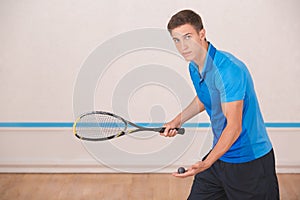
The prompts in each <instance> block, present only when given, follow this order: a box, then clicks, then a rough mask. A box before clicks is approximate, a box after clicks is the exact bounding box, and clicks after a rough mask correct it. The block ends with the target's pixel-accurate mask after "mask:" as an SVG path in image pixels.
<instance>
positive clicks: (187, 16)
mask: <svg viewBox="0 0 300 200" xmlns="http://www.w3.org/2000/svg"><path fill="white" fill-rule="evenodd" d="M184 24H190V25H192V26H193V27H194V28H195V30H196V31H197V32H199V31H201V30H202V29H203V23H202V19H201V17H200V16H199V15H198V14H197V13H195V12H194V11H192V10H182V11H179V12H178V13H176V14H175V15H173V16H172V18H171V19H170V21H169V23H168V27H167V28H168V30H169V32H170V33H171V31H172V30H173V29H175V28H177V27H179V26H182V25H184Z"/></svg>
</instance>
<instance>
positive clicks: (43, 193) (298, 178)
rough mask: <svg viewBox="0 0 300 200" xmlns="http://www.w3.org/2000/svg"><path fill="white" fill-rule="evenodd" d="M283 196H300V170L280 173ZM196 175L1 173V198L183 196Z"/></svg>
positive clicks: (164, 199) (292, 199) (159, 199)
mask: <svg viewBox="0 0 300 200" xmlns="http://www.w3.org/2000/svg"><path fill="white" fill-rule="evenodd" d="M278 179H279V185H280V196H281V199H282V200H299V199H300V174H279V175H278ZM192 180H193V178H187V179H177V178H174V177H172V176H171V175H170V174H0V200H19V199H22V200H23V199H24V200H25V199H26V200H46V199H47V200H50V199H55V200H60V199H63V200H65V199H67V200H68V199H71V200H76V199H83V200H85V199H87V200H93V199H97V200H114V199H117V200H120V199H122V200H127V199H128V200H136V199H137V200H140V199H141V200H149V199H154V200H177V199H178V200H181V199H186V198H187V195H188V193H189V190H190V186H191V184H192Z"/></svg>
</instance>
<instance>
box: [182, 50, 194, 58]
mask: <svg viewBox="0 0 300 200" xmlns="http://www.w3.org/2000/svg"><path fill="white" fill-rule="evenodd" d="M191 54H192V52H191V51H189V52H183V53H182V56H183V57H187V56H189V55H191Z"/></svg>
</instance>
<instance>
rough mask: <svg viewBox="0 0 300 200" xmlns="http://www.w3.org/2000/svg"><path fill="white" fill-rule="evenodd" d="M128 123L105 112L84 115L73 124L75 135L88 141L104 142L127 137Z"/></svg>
mask: <svg viewBox="0 0 300 200" xmlns="http://www.w3.org/2000/svg"><path fill="white" fill-rule="evenodd" d="M127 126H128V124H127V121H126V120H124V119H123V118H122V117H120V116H117V115H115V114H113V113H109V112H105V111H93V112H88V113H85V114H82V115H81V116H80V117H78V118H77V119H76V121H75V122H74V124H73V133H74V135H75V136H76V137H77V138H79V139H81V140H87V141H103V140H110V139H113V138H116V137H120V136H122V135H125V132H126V130H127Z"/></svg>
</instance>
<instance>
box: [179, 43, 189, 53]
mask: <svg viewBox="0 0 300 200" xmlns="http://www.w3.org/2000/svg"><path fill="white" fill-rule="evenodd" d="M186 49H188V45H187V43H186V42H185V41H180V50H181V52H184V51H185V50H186Z"/></svg>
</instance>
